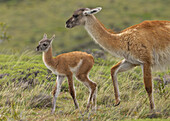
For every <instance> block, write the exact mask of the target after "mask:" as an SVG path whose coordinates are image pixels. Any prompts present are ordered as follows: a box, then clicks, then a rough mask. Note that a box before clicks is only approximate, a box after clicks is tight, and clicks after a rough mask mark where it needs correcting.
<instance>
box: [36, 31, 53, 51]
mask: <svg viewBox="0 0 170 121" xmlns="http://www.w3.org/2000/svg"><path fill="white" fill-rule="evenodd" d="M54 38H55V35H53V36H52V37H51V38H50V39H48V38H47V34H44V36H43V39H41V40H40V41H39V45H38V46H37V48H36V50H37V51H39V52H46V51H48V49H49V47H50V46H51V44H52V41H53V40H54Z"/></svg>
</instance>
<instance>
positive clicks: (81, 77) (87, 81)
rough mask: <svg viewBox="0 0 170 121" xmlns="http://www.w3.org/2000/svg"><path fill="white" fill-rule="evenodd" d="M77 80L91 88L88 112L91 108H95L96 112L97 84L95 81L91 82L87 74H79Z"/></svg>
mask: <svg viewBox="0 0 170 121" xmlns="http://www.w3.org/2000/svg"><path fill="white" fill-rule="evenodd" d="M76 77H77V79H79V80H80V81H81V82H83V84H84V85H85V86H86V87H88V88H89V91H90V94H89V99H88V103H87V111H88V110H89V108H90V107H91V106H93V108H94V110H96V109H95V108H96V93H97V84H96V83H95V82H93V81H91V80H90V79H89V78H88V77H87V74H79V75H77V76H76ZM92 99H93V105H92Z"/></svg>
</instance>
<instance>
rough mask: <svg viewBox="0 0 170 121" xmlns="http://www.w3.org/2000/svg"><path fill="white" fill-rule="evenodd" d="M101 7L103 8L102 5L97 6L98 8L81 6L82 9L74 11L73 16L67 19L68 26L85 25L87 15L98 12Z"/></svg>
mask: <svg viewBox="0 0 170 121" xmlns="http://www.w3.org/2000/svg"><path fill="white" fill-rule="evenodd" d="M101 9H102V8H101V7H97V8H93V9H90V8H80V9H78V10H76V11H75V12H74V13H73V15H72V17H71V18H70V19H68V20H67V21H66V27H67V28H73V27H75V26H78V25H85V24H86V20H87V17H88V16H92V15H93V14H96V13H98V12H99V11H101Z"/></svg>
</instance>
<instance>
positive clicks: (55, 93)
mask: <svg viewBox="0 0 170 121" xmlns="http://www.w3.org/2000/svg"><path fill="white" fill-rule="evenodd" d="M63 80H64V76H60V75H58V76H57V80H56V85H55V88H54V90H53V102H52V104H53V105H52V111H51V113H52V114H53V113H54V112H55V108H56V100H57V97H58V95H59V94H60V90H61V85H62V82H63Z"/></svg>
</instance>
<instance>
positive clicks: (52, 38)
mask: <svg viewBox="0 0 170 121" xmlns="http://www.w3.org/2000/svg"><path fill="white" fill-rule="evenodd" d="M54 38H55V34H53V36H52V37H51V38H50V40H51V42H50V43H52V41H53V40H54Z"/></svg>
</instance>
